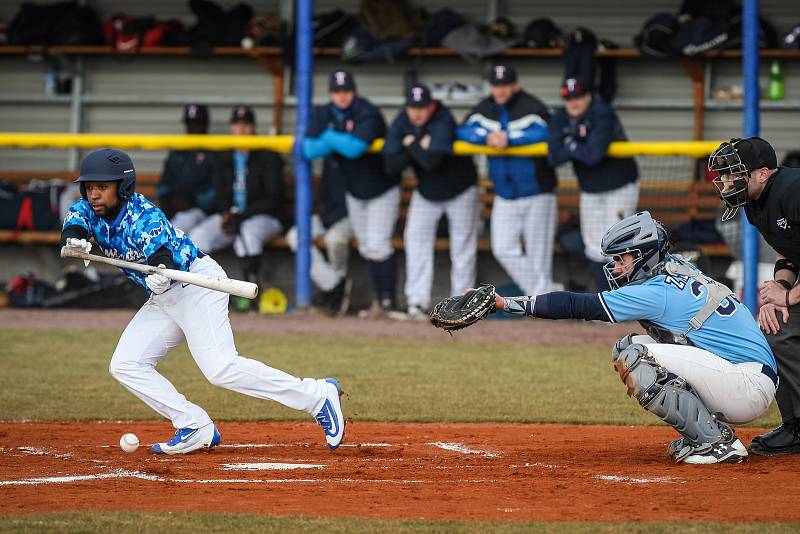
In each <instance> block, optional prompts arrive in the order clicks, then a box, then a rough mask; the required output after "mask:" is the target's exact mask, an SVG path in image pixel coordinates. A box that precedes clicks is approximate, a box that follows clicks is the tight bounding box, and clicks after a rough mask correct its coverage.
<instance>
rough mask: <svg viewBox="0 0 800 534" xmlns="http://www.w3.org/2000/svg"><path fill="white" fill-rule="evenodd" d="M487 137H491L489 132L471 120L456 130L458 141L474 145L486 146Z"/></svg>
mask: <svg viewBox="0 0 800 534" xmlns="http://www.w3.org/2000/svg"><path fill="white" fill-rule="evenodd" d="M487 135H489V130H487V129H486V128H484V127H483V126H481V125H480V124H478V123H476V122H470V121H469V119H467V122H466V123H464V124H463V125H461V126H459V127H458V129H457V130H456V138H457V139H459V140H461V141H466V142H467V143H472V144H473V145H485V144H486V136H487Z"/></svg>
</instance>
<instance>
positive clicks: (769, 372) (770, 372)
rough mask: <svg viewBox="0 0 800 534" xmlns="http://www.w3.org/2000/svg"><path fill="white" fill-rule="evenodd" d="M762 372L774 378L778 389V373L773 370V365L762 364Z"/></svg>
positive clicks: (773, 381) (771, 378)
mask: <svg viewBox="0 0 800 534" xmlns="http://www.w3.org/2000/svg"><path fill="white" fill-rule="evenodd" d="M761 372H762V373H764V374H765V375H767V376H768V377H769V379H770V380H772V383H773V384H775V389H778V375H777V374H776V373H775V371H773V370H772V367H770V366H769V365H762V366H761Z"/></svg>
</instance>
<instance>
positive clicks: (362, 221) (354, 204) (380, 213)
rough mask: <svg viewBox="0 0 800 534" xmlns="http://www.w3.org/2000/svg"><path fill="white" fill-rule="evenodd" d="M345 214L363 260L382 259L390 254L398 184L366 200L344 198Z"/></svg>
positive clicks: (398, 195) (398, 210)
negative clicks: (345, 202)
mask: <svg viewBox="0 0 800 534" xmlns="http://www.w3.org/2000/svg"><path fill="white" fill-rule="evenodd" d="M345 199H346V201H347V215H348V217H349V218H350V224H351V226H352V227H353V232H354V233H355V235H356V239H357V240H358V253H359V254H361V257H362V258H364V259H365V260H370V261H377V262H380V261H385V260H388V259H389V258H390V257H391V255H392V254H394V247H393V246H392V235H394V227H395V225H396V224H397V215H398V214H399V213H400V186H399V185H397V186H395V187H392V188H391V189H389V190H388V191H386V192H385V193H383V194H381V195H378V196H377V197H375V198H371V199H369V200H362V199H360V198H356V197H354V196H353V195H351V194H350V193H347V195H346V197H345Z"/></svg>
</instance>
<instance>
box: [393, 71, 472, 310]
mask: <svg viewBox="0 0 800 534" xmlns="http://www.w3.org/2000/svg"><path fill="white" fill-rule="evenodd" d="M455 131H456V121H455V119H454V118H453V115H452V114H451V113H450V110H449V109H447V108H446V107H445V106H444V105H443V104H442V103H441V102H439V101H438V100H433V99H432V98H431V92H430V90H429V89H428V87H427V86H425V85H421V84H414V85H412V86H411V87H409V89H408V92H407V94H406V107H405V109H404V110H403V111H401V112H400V113H399V114H398V115H397V117H396V118H395V119H394V121H393V122H392V125H391V126H390V127H389V131H388V133H387V134H386V144H385V145H384V146H383V159H384V163H385V166H386V170H387V172H388V173H389V174H392V175H395V174H399V173H401V172H402V171H403V169H405V168H407V167H412V168H413V169H414V174H415V176H416V177H417V190H416V191H414V194H413V195H412V197H411V204H410V206H409V209H408V216H407V217H406V228H405V234H404V242H405V251H406V283H405V295H406V303H407V306H408V317H409V318H410V319H428V312H427V309H428V305H429V304H430V298H431V287H432V286H433V257H434V245H435V243H436V229H437V227H438V225H439V220H440V219H441V218H442V215H447V227H448V231H449V233H450V260H451V264H452V267H451V270H450V289H451V294H453V295H455V294H460V293H462V292H463V291H464V290H465V289H467V288H469V287H472V286H473V285H474V284H475V262H476V259H477V254H478V188H477V186H476V183H477V181H478V175H477V173H476V172H475V165H474V164H473V162H472V158H471V157H469V156H466V157H465V156H454V155H452V154H451V152H452V150H453V141H454V140H455Z"/></svg>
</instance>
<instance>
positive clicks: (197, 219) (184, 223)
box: [170, 208, 206, 234]
mask: <svg viewBox="0 0 800 534" xmlns="http://www.w3.org/2000/svg"><path fill="white" fill-rule="evenodd" d="M205 218H206V212H204V211H203V210H202V209H201V208H190V209H188V210H184V211H179V212H177V213H176V214H175V215H174V216H173V217H172V220H171V221H170V224H172V226H173V227H174V228H177V229H178V230H181V231H182V232H183V233H184V234H188V233H189V231H190V230H191V229H192V228H194V227H195V226H197V225H198V224H200V223H201V222H203V220H204V219H205Z"/></svg>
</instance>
